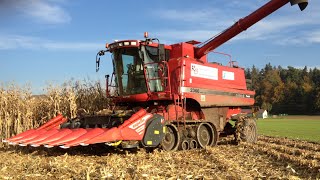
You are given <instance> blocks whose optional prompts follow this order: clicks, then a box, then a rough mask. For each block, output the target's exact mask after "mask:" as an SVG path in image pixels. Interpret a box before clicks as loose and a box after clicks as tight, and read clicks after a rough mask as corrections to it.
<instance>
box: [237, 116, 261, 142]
mask: <svg viewBox="0 0 320 180" xmlns="http://www.w3.org/2000/svg"><path fill="white" fill-rule="evenodd" d="M236 127H237V130H236V140H237V142H239V141H244V142H249V143H255V142H257V139H258V135H257V123H256V121H255V119H253V118H249V117H240V119H239V122H237V125H236Z"/></svg>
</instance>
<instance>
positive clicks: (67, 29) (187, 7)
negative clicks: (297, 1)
mask: <svg viewBox="0 0 320 180" xmlns="http://www.w3.org/2000/svg"><path fill="white" fill-rule="evenodd" d="M310 1H311V2H309V6H308V8H307V9H306V10H305V11H304V12H300V10H299V9H298V7H297V6H295V7H291V6H290V5H289V4H288V5H286V6H285V7H283V8H282V9H280V10H279V11H277V12H275V13H274V14H272V15H271V16H269V17H267V18H266V19H265V20H263V21H261V22H259V23H258V24H256V25H254V26H253V27H252V28H251V29H249V30H247V31H246V32H244V33H242V34H241V35H239V36H237V37H236V38H234V39H233V40H232V41H230V42H228V43H226V44H224V45H222V46H221V47H219V48H218V49H217V51H220V52H225V53H228V54H231V55H232V58H233V59H234V60H237V61H238V62H239V65H240V66H242V67H251V66H252V65H255V66H257V67H259V68H262V67H264V65H265V64H267V63H269V62H270V63H271V64H272V65H281V66H283V67H287V66H294V67H304V66H308V67H312V68H313V67H318V68H319V67H320V61H319V60H320V58H319V56H320V48H319V47H320V13H319V12H320V1H318V0H310ZM266 2H267V1H266V0H256V1H244V2H243V1H241V0H230V1H225V0H215V1H212V0H203V1H194V0H176V1H169V0H161V1H147V0H140V1H129V0H128V1H105V0H95V1H84V0H77V1H75V0H42V1H40V0H14V1H11V0H2V1H1V2H0V82H2V83H7V82H12V81H14V82H16V83H18V84H20V85H23V84H26V83H31V85H32V87H33V92H35V93H41V92H42V89H43V88H44V87H45V86H46V84H48V83H57V84H61V83H62V82H64V81H66V80H69V79H71V78H73V79H77V80H78V79H79V80H81V79H84V78H90V79H92V80H96V79H100V80H103V78H104V75H105V74H111V73H112V68H111V67H112V66H111V60H110V54H107V56H104V57H103V58H102V62H101V68H100V71H99V72H98V73H96V72H95V55H96V52H97V51H98V50H100V49H103V48H104V46H105V43H106V42H113V41H114V40H121V39H143V32H144V31H148V32H149V35H150V36H151V37H157V38H159V39H160V41H161V42H163V43H168V44H173V43H178V42H183V41H188V40H192V39H194V40H198V41H205V40H207V39H209V38H210V37H212V36H214V35H215V34H217V33H219V32H221V31H223V30H224V29H226V28H227V27H229V26H231V25H232V24H233V23H234V22H236V21H237V20H238V19H239V18H241V17H244V16H246V15H248V14H249V13H251V12H252V11H254V10H255V9H257V8H258V7H260V6H261V5H263V4H264V3H266ZM210 58H211V60H212V61H220V62H222V63H226V62H227V59H226V58H225V57H223V56H222V57H221V56H219V55H215V56H213V55H210Z"/></svg>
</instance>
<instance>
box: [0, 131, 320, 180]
mask: <svg viewBox="0 0 320 180" xmlns="http://www.w3.org/2000/svg"><path fill="white" fill-rule="evenodd" d="M0 160H1V161H0V179H320V144H317V143H310V142H305V141H297V140H290V139H285V138H273V137H267V136H260V137H259V140H258V142H257V143H256V144H248V143H241V144H240V145H234V144H233V143H232V141H231V139H229V138H225V139H222V140H220V142H219V144H218V145H217V146H215V147H207V148H206V149H197V150H189V151H177V152H163V151H160V150H154V151H153V152H152V153H150V152H146V150H144V149H142V150H138V151H137V152H130V151H123V150H118V149H111V148H107V147H106V146H91V147H84V148H83V147H81V148H80V147H79V148H72V149H69V150H62V149H60V148H53V149H48V150H47V149H41V148H40V149H39V148H30V147H23V148H20V147H19V148H16V147H9V148H8V147H2V148H1V149H0Z"/></svg>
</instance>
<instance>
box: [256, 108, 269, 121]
mask: <svg viewBox="0 0 320 180" xmlns="http://www.w3.org/2000/svg"><path fill="white" fill-rule="evenodd" d="M256 115H257V118H262V119H265V118H267V117H268V111H267V110H265V109H260V110H259V111H258V112H256Z"/></svg>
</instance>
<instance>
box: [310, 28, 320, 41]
mask: <svg viewBox="0 0 320 180" xmlns="http://www.w3.org/2000/svg"><path fill="white" fill-rule="evenodd" d="M307 40H308V41H309V42H314V43H320V30H317V31H314V32H312V33H310V34H309V35H308V36H307Z"/></svg>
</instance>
